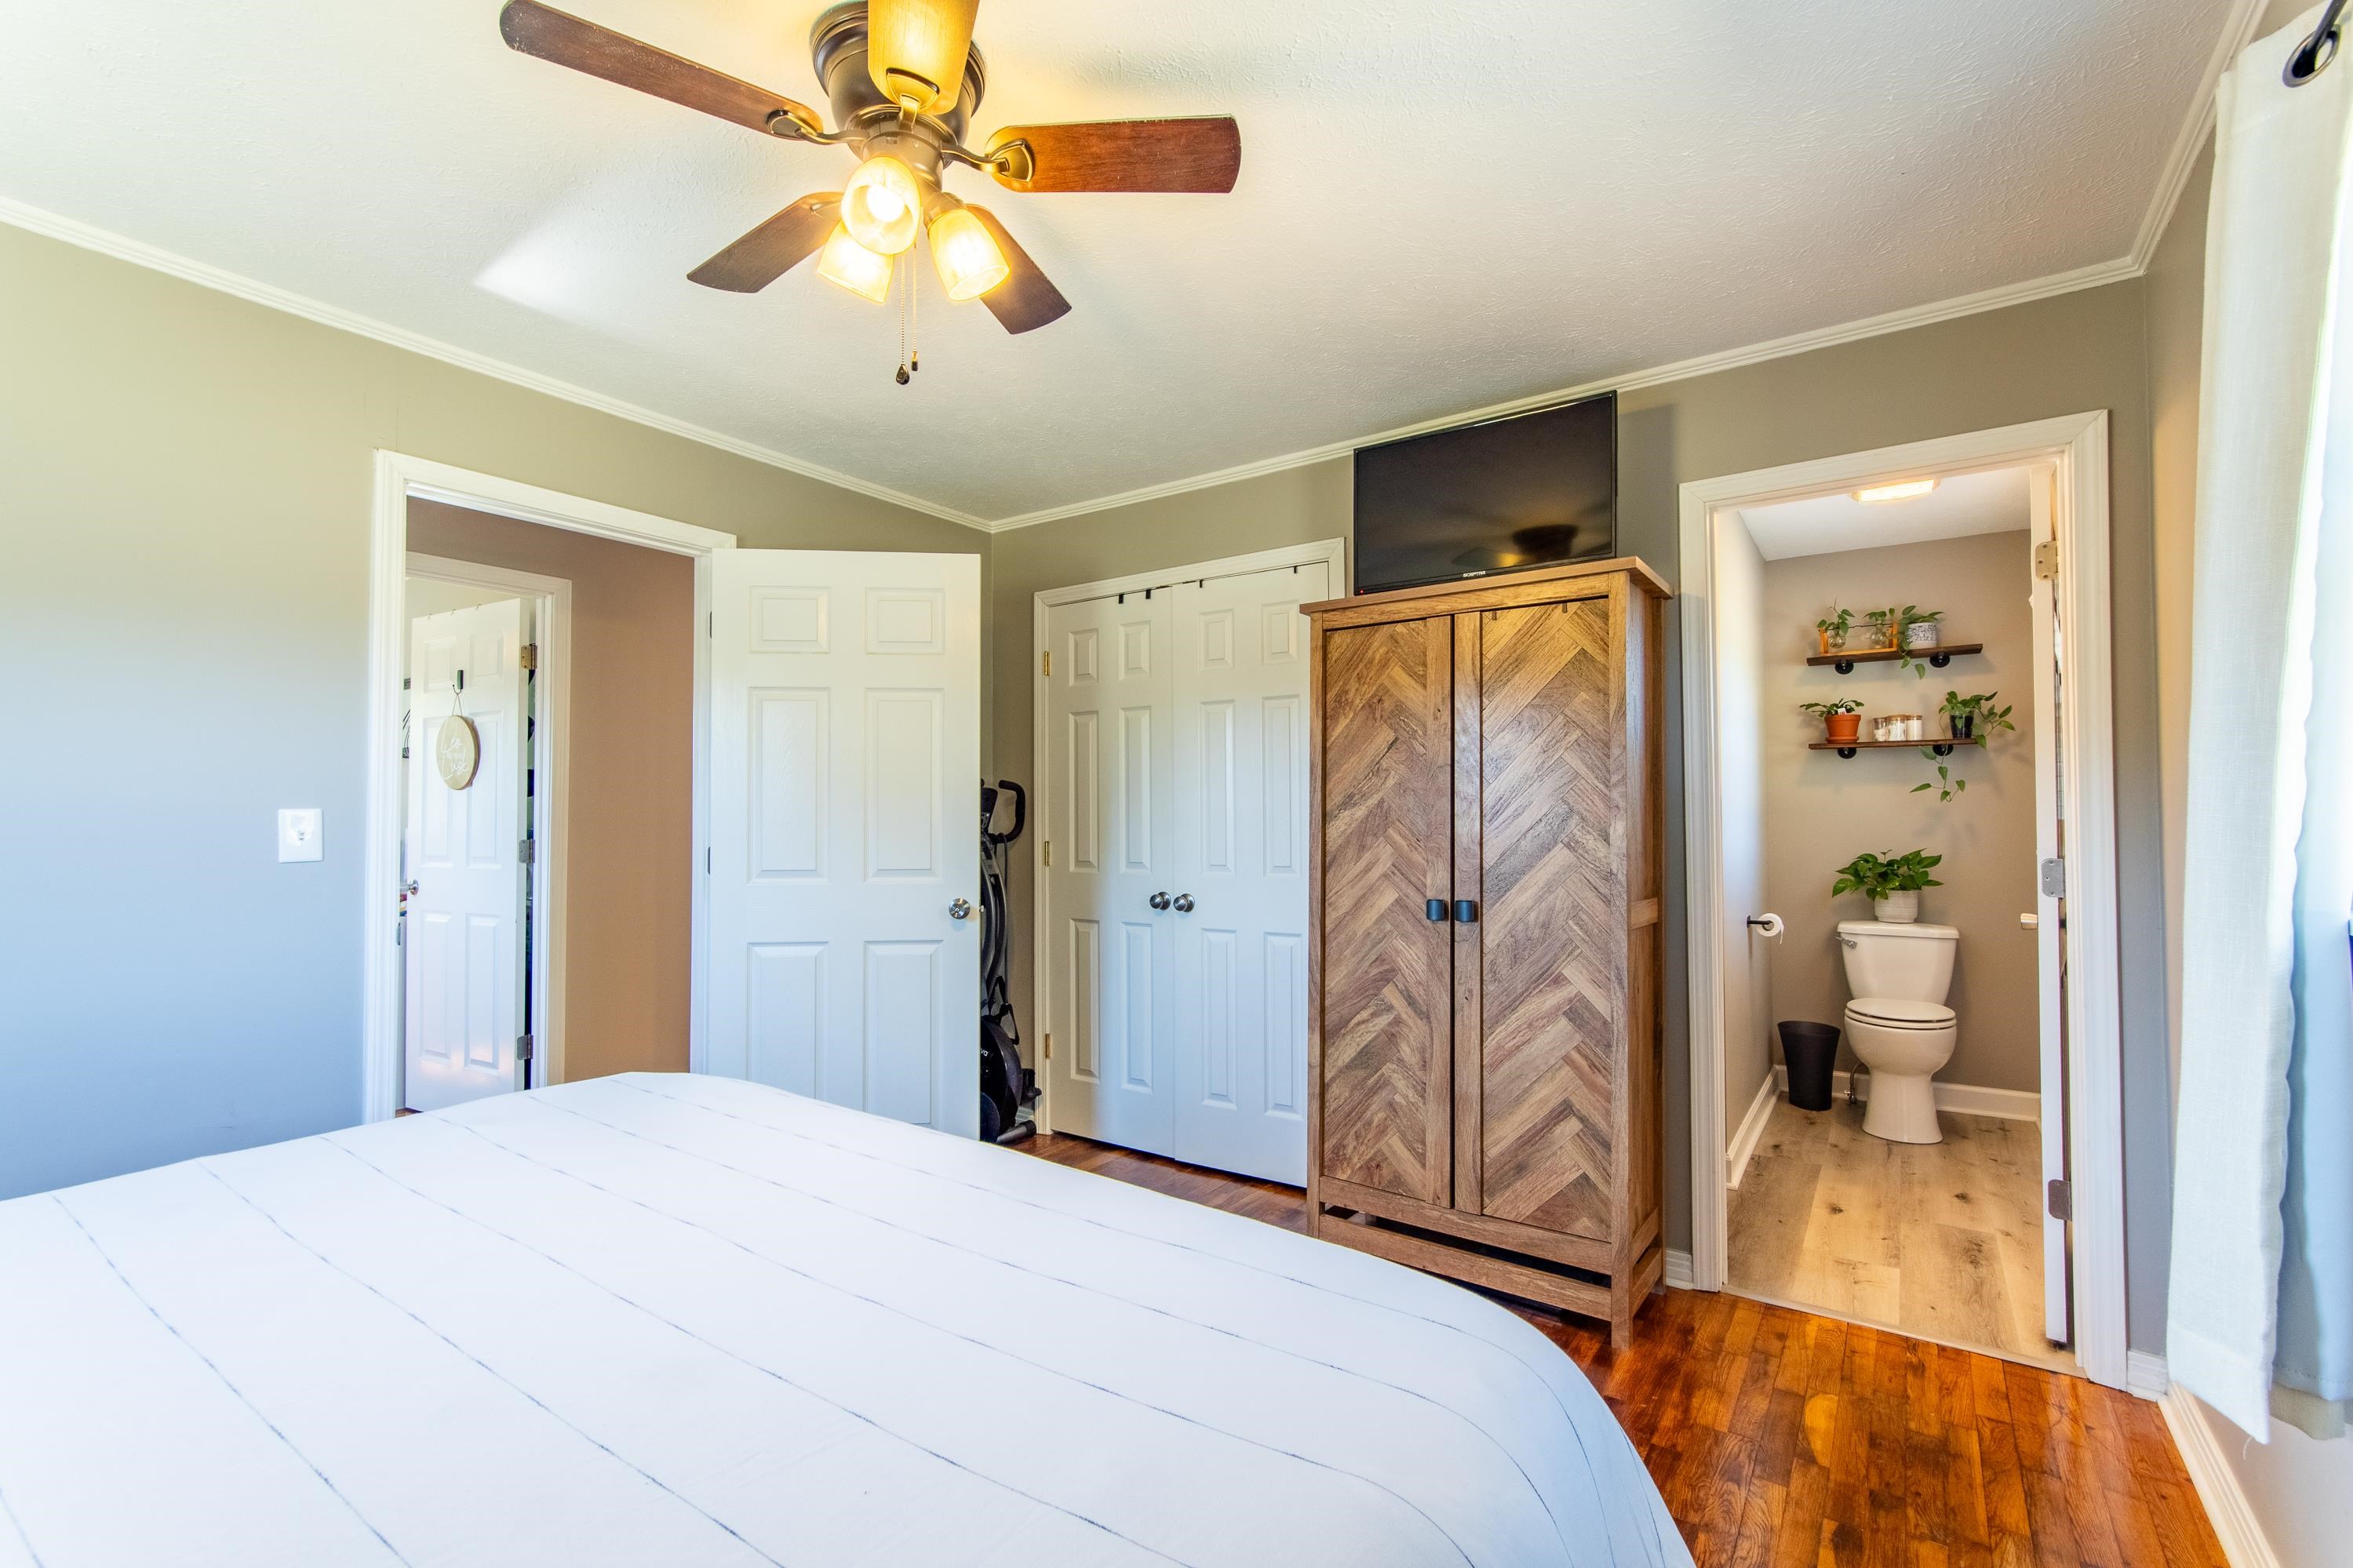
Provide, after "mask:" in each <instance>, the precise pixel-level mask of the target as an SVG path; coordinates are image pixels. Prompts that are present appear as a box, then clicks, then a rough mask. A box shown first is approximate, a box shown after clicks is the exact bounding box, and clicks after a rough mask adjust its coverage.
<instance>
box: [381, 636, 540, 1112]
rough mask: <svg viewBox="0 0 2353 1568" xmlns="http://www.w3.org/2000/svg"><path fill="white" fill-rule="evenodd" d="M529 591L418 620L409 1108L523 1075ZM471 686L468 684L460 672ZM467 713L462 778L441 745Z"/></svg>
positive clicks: (413, 688) (499, 1088)
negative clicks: (519, 1050)
mask: <svg viewBox="0 0 2353 1568" xmlns="http://www.w3.org/2000/svg"><path fill="white" fill-rule="evenodd" d="M525 617H526V611H525V610H524V607H523V604H522V601H521V600H520V599H501V600H499V601H498V602H496V603H494V604H489V605H474V606H472V607H470V608H468V609H462V610H451V611H448V613H446V614H443V615H438V616H419V617H418V618H417V619H416V620H415V621H413V622H411V623H410V624H409V665H408V668H409V690H408V699H409V721H408V762H407V764H406V765H407V769H408V806H407V823H406V857H405V858H406V863H407V875H408V878H409V879H410V880H411V881H412V882H414V883H415V884H416V890H415V891H414V892H412V893H411V894H410V895H409V897H408V900H407V902H406V910H407V913H406V919H405V921H404V922H403V929H402V935H401V942H402V953H403V971H404V973H403V980H404V983H405V984H406V1009H405V1026H404V1027H405V1033H406V1042H405V1057H406V1096H405V1098H406V1103H407V1105H408V1108H409V1109H410V1110H438V1109H439V1108H441V1107H443V1106H448V1105H456V1104H459V1102H461V1101H464V1100H476V1099H480V1097H481V1096H483V1095H488V1094H503V1093H505V1092H507V1091H508V1090H510V1089H520V1088H522V1079H521V1076H520V1074H519V1072H518V1070H517V1066H518V1064H517V1062H516V1060H515V1041H516V1037H518V1036H519V1035H521V1034H522V984H523V940H524V934H523V898H524V894H525V892H526V890H527V879H528V876H529V873H528V871H527V869H526V868H525V867H524V865H523V862H522V837H523V825H524V816H523V790H524V788H525V784H526V778H527V769H528V767H529V763H528V756H529V748H530V739H529V737H528V736H527V735H526V734H525V733H524V732H523V731H524V724H523V674H522V645H523V644H524V643H525V642H527V641H528V640H529V628H528V626H526V624H525ZM461 670H462V671H463V672H464V675H465V689H464V691H463V692H462V693H461V692H460V691H459V689H458V679H459V671H461ZM459 713H462V714H463V715H464V716H465V717H466V718H468V719H470V720H472V721H473V723H474V728H475V730H476V731H477V732H478V733H479V734H480V745H481V761H480V766H479V768H478V769H477V770H476V772H475V773H474V777H473V782H472V783H471V784H470V785H469V786H468V787H467V788H465V789H462V790H459V789H452V788H450V787H449V785H448V784H446V783H444V782H443V780H442V775H441V773H440V772H439V770H438V768H437V767H436V766H435V763H434V758H435V755H436V752H437V749H438V746H439V744H440V742H441V741H442V739H443V736H442V730H443V727H444V726H445V725H447V724H448V723H449V722H450V721H452V719H453V718H454V717H455V716H456V715H458V714H459Z"/></svg>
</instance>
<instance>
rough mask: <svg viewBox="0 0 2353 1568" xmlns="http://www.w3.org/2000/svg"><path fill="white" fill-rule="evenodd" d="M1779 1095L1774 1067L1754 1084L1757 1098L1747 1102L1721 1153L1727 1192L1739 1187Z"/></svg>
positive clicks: (1779, 1090) (1779, 1089) (1777, 1078)
mask: <svg viewBox="0 0 2353 1568" xmlns="http://www.w3.org/2000/svg"><path fill="white" fill-rule="evenodd" d="M1780 1098H1781V1079H1780V1077H1779V1075H1778V1068H1777V1069H1775V1071H1773V1072H1769V1073H1767V1074H1766V1075H1765V1079H1764V1081H1763V1082H1761V1083H1759V1084H1758V1085H1757V1097H1756V1098H1755V1099H1754V1100H1750V1101H1749V1102H1748V1114H1747V1115H1746V1116H1744V1117H1742V1118H1741V1119H1740V1130H1739V1131H1736V1132H1735V1133H1734V1134H1733V1135H1732V1147H1731V1148H1729V1149H1727V1150H1725V1152H1724V1185H1725V1190H1726V1191H1727V1192H1735V1193H1736V1192H1738V1191H1739V1190H1740V1178H1741V1177H1743V1176H1745V1175H1746V1174H1747V1173H1748V1156H1749V1155H1751V1154H1754V1153H1755V1152H1757V1140H1758V1139H1759V1138H1762V1137H1764V1136H1765V1123H1766V1122H1767V1121H1770V1120H1771V1119H1772V1115H1773V1107H1774V1104H1775V1103H1776V1102H1777V1101H1778V1100H1779V1099H1780Z"/></svg>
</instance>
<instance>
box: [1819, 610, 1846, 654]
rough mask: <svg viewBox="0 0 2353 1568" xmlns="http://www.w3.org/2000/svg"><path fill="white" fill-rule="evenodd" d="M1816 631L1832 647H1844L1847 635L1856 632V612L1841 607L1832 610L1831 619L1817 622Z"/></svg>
mask: <svg viewBox="0 0 2353 1568" xmlns="http://www.w3.org/2000/svg"><path fill="white" fill-rule="evenodd" d="M1814 630H1816V631H1818V632H1820V633H1821V634H1822V636H1823V637H1824V638H1825V639H1826V640H1828V641H1829V643H1830V645H1831V647H1846V638H1847V634H1848V633H1849V632H1851V631H1852V630H1854V612H1853V611H1852V610H1850V609H1847V608H1846V607H1844V606H1843V605H1841V606H1840V607H1838V608H1837V609H1834V610H1832V611H1831V614H1830V616H1829V618H1827V619H1825V620H1819V621H1816V622H1815V623H1814Z"/></svg>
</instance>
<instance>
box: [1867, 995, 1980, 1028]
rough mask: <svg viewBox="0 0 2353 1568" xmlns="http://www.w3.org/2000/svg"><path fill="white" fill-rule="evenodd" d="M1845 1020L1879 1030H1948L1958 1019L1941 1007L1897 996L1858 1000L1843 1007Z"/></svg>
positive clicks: (1947, 1009)
mask: <svg viewBox="0 0 2353 1568" xmlns="http://www.w3.org/2000/svg"><path fill="white" fill-rule="evenodd" d="M1846 1016H1848V1017H1850V1018H1852V1019H1855V1020H1857V1021H1859V1022H1862V1023H1865V1024H1876V1025H1878V1026H1880V1027H1881V1028H1883V1029H1949V1028H1951V1027H1952V1026H1953V1025H1954V1024H1955V1022H1956V1021H1957V1019H1958V1018H1959V1015H1958V1014H1957V1013H1955V1012H1954V1011H1953V1010H1952V1009H1951V1008H1950V1007H1947V1006H1945V1005H1942V1004H1941V1003H1936V1002H1914V1001H1910V1000H1907V999H1905V998H1904V997H1901V996H1858V997H1856V998H1855V999H1854V1000H1853V1001H1852V1002H1850V1003H1848V1004H1847V1005H1846Z"/></svg>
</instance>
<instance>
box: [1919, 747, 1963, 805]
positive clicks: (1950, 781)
mask: <svg viewBox="0 0 2353 1568" xmlns="http://www.w3.org/2000/svg"><path fill="white" fill-rule="evenodd" d="M1920 754H1921V755H1922V756H1924V757H1926V758H1927V759H1928V760H1929V761H1930V762H1932V763H1936V777H1935V778H1933V779H1930V780H1929V781H1928V782H1927V783H1926V784H1914V785H1913V786H1912V793H1913V794H1914V795H1918V794H1919V793H1920V792H1921V791H1922V790H1924V789H1932V790H1935V791H1936V798H1937V799H1938V800H1940V801H1949V800H1951V799H1952V798H1953V797H1954V796H1955V795H1958V794H1960V793H1961V792H1962V791H1963V790H1965V789H1967V788H1968V787H1969V781H1968V780H1967V779H1964V778H1956V777H1955V776H1954V775H1953V769H1952V765H1951V764H1950V763H1937V762H1936V751H1935V750H1934V749H1933V748H1932V747H1928V746H1923V747H1921V748H1920Z"/></svg>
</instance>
